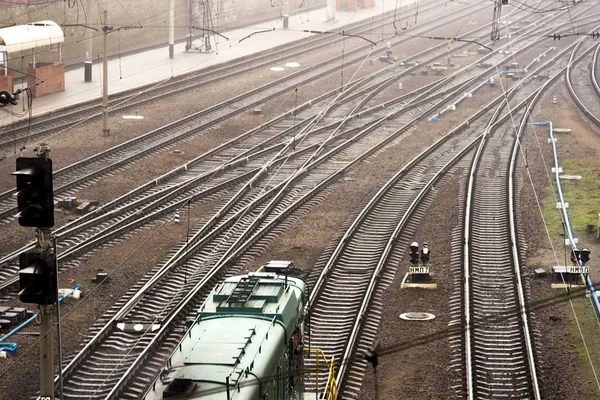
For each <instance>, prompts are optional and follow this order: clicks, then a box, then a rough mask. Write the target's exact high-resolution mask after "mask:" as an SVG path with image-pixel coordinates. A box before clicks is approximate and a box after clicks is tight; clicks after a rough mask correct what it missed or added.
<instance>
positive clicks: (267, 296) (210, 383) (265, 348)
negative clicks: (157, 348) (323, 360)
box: [145, 272, 305, 400]
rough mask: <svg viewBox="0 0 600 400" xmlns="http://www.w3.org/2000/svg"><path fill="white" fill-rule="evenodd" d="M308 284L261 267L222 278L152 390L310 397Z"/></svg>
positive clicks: (242, 397) (181, 395)
mask: <svg viewBox="0 0 600 400" xmlns="http://www.w3.org/2000/svg"><path fill="white" fill-rule="evenodd" d="M304 295H305V283H304V282H303V281H302V280H301V279H298V278H293V277H288V276H287V275H286V276H283V275H279V274H277V273H270V272H256V273H249V274H248V275H242V276H234V277H231V278H227V279H226V280H225V281H223V282H221V283H220V284H218V285H217V286H216V287H215V289H214V290H213V291H212V292H211V293H210V295H209V297H208V298H207V300H206V301H205V303H204V304H203V305H202V307H201V308H200V310H199V311H198V313H197V315H196V318H195V320H194V323H193V324H192V326H191V328H190V329H189V330H188V332H187V333H186V334H185V337H184V339H183V340H182V341H181V342H180V343H179V345H178V346H177V348H176V349H175V351H174V352H173V353H172V354H171V356H170V357H169V360H168V362H167V365H166V366H165V367H164V368H163V369H162V370H161V372H160V374H159V376H158V378H157V379H156V380H155V382H154V384H153V385H152V387H151V388H150V389H149V390H148V391H147V393H146V395H145V399H146V400H158V399H171V398H172V399H186V400H187V399H200V398H202V399H207V400H213V399H215V400H216V399H219V400H223V399H227V400H246V399H261V400H262V399H302V398H303V393H304V382H303V377H302V369H303V356H302V348H303V344H302V335H303V330H304V326H303V324H304V317H303V309H304V302H305V299H304Z"/></svg>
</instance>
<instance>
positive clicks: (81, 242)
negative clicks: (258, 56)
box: [0, 33, 529, 288]
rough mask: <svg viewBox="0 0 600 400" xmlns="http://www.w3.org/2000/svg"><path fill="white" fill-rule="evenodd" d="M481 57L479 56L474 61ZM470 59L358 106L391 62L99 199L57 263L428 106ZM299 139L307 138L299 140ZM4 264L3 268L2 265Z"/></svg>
mask: <svg viewBox="0 0 600 400" xmlns="http://www.w3.org/2000/svg"><path fill="white" fill-rule="evenodd" d="M467 34H470V33H467ZM528 47H529V45H528V44H527V43H525V44H524V45H523V46H522V48H521V49H520V50H518V52H521V51H526V49H527V48H528ZM442 50H444V51H445V46H444V45H440V46H436V47H435V48H433V49H430V50H427V51H424V52H423V53H419V54H417V55H415V57H420V58H421V59H424V60H427V61H432V60H435V59H437V58H439V57H442V56H444V55H445V54H446V53H444V52H442V53H439V51H442ZM489 57H490V56H489V55H486V56H484V57H482V58H481V59H480V60H478V61H477V62H479V61H481V60H486V59H488V58H489ZM477 62H474V63H473V64H470V65H466V66H465V67H464V68H462V69H461V70H458V71H456V72H454V73H453V74H451V75H449V76H448V77H445V78H442V79H440V80H438V81H434V82H432V83H431V84H429V85H427V86H424V87H422V88H421V89H420V90H419V91H418V92H413V93H409V94H407V95H403V96H399V97H398V98H396V99H393V100H388V101H386V102H385V103H382V104H377V103H376V102H375V103H374V105H372V106H371V107H370V108H366V109H365V105H366V104H367V103H369V102H370V103H373V98H377V97H376V96H377V93H379V92H381V91H382V90H384V89H385V88H386V87H387V86H389V85H390V84H391V83H392V82H395V81H396V80H398V79H400V78H402V77H405V76H408V75H409V74H411V73H414V71H415V70H417V68H419V67H418V66H415V67H412V68H404V67H401V66H400V65H398V64H396V65H391V66H389V67H387V68H384V69H382V70H380V71H378V72H376V73H374V74H371V75H369V76H367V77H365V78H363V79H360V80H359V81H357V82H356V83H355V84H354V85H353V86H351V87H349V88H348V89H347V90H346V91H345V92H344V93H343V94H342V95H338V94H337V92H336V91H332V92H329V93H326V94H324V95H323V96H321V97H320V98H318V99H314V100H312V101H310V102H309V103H308V104H303V105H300V106H299V107H298V108H297V109H296V110H293V111H291V112H290V113H289V114H285V115H282V116H280V117H278V118H276V119H274V120H272V121H269V122H267V123H265V124H264V125H262V126H260V127H258V128H256V129H254V130H252V131H250V132H248V133H247V134H245V135H242V136H240V137H239V138H237V139H235V140H232V141H231V142H229V143H226V144H224V145H222V146H220V147H219V148H217V149H215V150H213V151H211V152H209V153H207V154H204V155H203V156H200V157H198V158H197V159H195V160H192V161H191V162H189V163H188V164H185V165H184V166H182V167H179V168H177V169H176V170H174V171H171V172H170V173H168V174H166V175H164V176H163V177H159V178H157V179H155V180H153V181H151V182H148V183H147V184H145V185H143V186H141V187H139V188H137V189H135V190H134V191H132V192H130V193H128V194H126V195H125V196H122V197H120V198H118V199H116V200H114V201H113V202H111V203H109V204H107V205H104V206H103V207H102V208H101V209H100V210H98V212H96V213H94V214H88V215H85V216H83V217H81V218H80V219H78V220H76V221H74V222H72V223H70V224H69V225H67V226H64V227H62V228H59V229H57V230H56V234H57V235H58V236H59V237H60V238H61V244H60V250H61V256H60V261H61V263H65V262H66V263H67V264H66V266H69V264H68V260H69V258H72V256H75V255H78V254H82V252H84V251H87V250H90V249H92V248H94V247H97V246H99V245H102V244H103V243H106V242H108V241H110V240H112V239H113V238H115V237H118V236H119V235H122V234H123V233H124V232H127V231H130V230H132V229H135V228H137V227H140V226H142V225H143V224H144V223H147V222H149V221H151V220H153V219H156V218H160V217H163V216H165V215H167V214H169V213H172V212H173V211H174V210H176V209H178V208H180V207H181V206H182V204H183V203H184V202H186V201H189V200H190V198H191V200H192V201H196V200H197V199H205V198H210V197H209V196H212V195H213V194H215V193H217V192H218V191H219V190H224V189H225V188H227V187H231V185H235V184H240V182H243V181H244V179H249V178H248V177H250V176H252V174H253V171H254V172H255V171H256V170H257V169H259V168H261V167H260V165H261V163H264V162H267V160H268V159H269V158H271V157H276V158H277V157H283V156H282V155H281V154H283V153H285V150H286V149H288V151H289V146H290V144H291V143H294V145H295V144H296V143H302V145H301V146H299V147H298V149H299V151H296V152H295V153H297V154H301V151H308V150H310V148H311V146H314V143H319V142H320V141H322V140H323V137H328V136H327V135H329V136H330V137H331V138H332V140H344V138H345V137H346V136H347V135H349V134H352V133H354V132H357V131H359V130H360V129H362V128H364V127H366V126H368V125H369V124H371V123H372V122H373V121H376V120H378V119H380V118H382V117H383V116H385V115H388V114H389V113H392V112H398V111H402V112H407V111H408V109H410V108H414V107H421V108H422V107H424V106H426V105H427V104H430V105H431V106H433V105H435V104H437V103H439V102H441V101H443V100H444V99H448V98H451V97H452V96H455V95H456V94H457V93H460V92H461V91H463V90H466V88H467V87H468V86H469V85H473V84H475V83H476V82H478V81H481V80H485V77H486V76H488V75H489V74H492V71H493V68H488V69H484V70H478V69H475V68H473V67H474V66H475V64H476V63H477ZM465 72H466V73H465ZM336 96H337V98H336ZM332 98H335V100H332ZM407 107H408V109H407ZM330 131H331V132H330ZM307 137H308V138H309V140H305V138H307ZM303 149H304V150H303ZM282 152H283V153H282ZM278 154H280V155H278ZM289 156H293V155H289ZM286 157H288V156H286ZM261 160H262V161H261ZM278 162H281V160H279V161H278ZM31 246H33V244H31V245H29V246H28V247H25V248H21V249H19V250H17V251H15V252H13V253H12V254H9V255H8V256H6V257H4V258H3V259H2V260H0V265H2V266H3V269H2V275H3V276H4V279H3V282H2V283H1V284H0V285H1V287H3V288H7V287H9V286H10V285H11V284H14V283H15V282H16V277H15V274H16V271H17V270H18V266H17V265H16V264H15V262H14V260H15V258H16V257H17V256H18V254H20V253H21V252H22V251H25V250H28V249H29V248H31ZM8 264H10V267H7V265H8Z"/></svg>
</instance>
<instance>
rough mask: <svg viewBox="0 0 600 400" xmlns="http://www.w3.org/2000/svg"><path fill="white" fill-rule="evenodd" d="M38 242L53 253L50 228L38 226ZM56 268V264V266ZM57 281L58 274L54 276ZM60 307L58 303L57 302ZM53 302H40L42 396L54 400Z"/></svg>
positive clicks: (43, 154) (44, 151) (43, 153)
mask: <svg viewBox="0 0 600 400" xmlns="http://www.w3.org/2000/svg"><path fill="white" fill-rule="evenodd" d="M36 151H37V156H38V157H40V158H49V155H50V147H49V146H45V145H40V146H39V147H37V148H36ZM52 211H54V210H52ZM37 234H38V244H39V245H40V247H41V252H42V254H51V249H52V247H51V246H50V244H51V243H52V242H51V240H50V237H51V235H52V230H51V229H50V228H38V229H37ZM52 254H53V253H52ZM54 268H56V265H55V266H54ZM54 280H55V281H56V275H55V276H54ZM56 306H57V307H58V304H56ZM52 314H53V313H52V304H40V319H41V320H42V322H41V324H40V335H41V338H42V340H41V342H40V397H41V398H42V399H43V398H44V397H46V399H49V400H54V334H53V332H52Z"/></svg>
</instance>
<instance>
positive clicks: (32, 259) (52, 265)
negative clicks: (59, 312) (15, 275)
mask: <svg viewBox="0 0 600 400" xmlns="http://www.w3.org/2000/svg"><path fill="white" fill-rule="evenodd" d="M57 293H58V288H57V283H56V256H55V255H53V254H48V253H38V252H27V253H21V255H20V257H19V299H20V300H21V301H22V302H23V303H35V304H54V302H55V301H56V295H57Z"/></svg>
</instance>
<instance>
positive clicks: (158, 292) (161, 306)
mask: <svg viewBox="0 0 600 400" xmlns="http://www.w3.org/2000/svg"><path fill="white" fill-rule="evenodd" d="M433 104H435V103H433ZM433 104H428V107H427V108H425V110H423V111H422V113H425V112H430V109H431V106H432V105H433ZM391 116H392V115H388V116H386V117H385V118H384V119H385V120H386V121H384V120H382V121H379V122H377V123H371V124H369V125H370V126H369V127H368V128H365V129H362V131H361V132H358V133H356V134H354V136H353V137H351V138H350V139H347V140H343V143H342V144H340V145H337V147H334V148H331V149H330V148H328V150H327V152H326V153H324V154H322V155H318V157H316V158H315V159H314V160H308V161H309V162H305V163H304V165H301V167H300V168H298V167H297V166H286V168H287V169H288V171H287V172H286V173H281V172H280V173H279V174H275V173H273V172H267V173H269V174H272V175H271V176H270V177H266V178H265V179H266V180H270V181H271V184H272V185H273V186H274V188H273V189H272V190H270V191H268V192H267V193H264V194H262V195H261V193H260V192H261V191H262V190H261V188H260V187H252V185H246V186H245V187H244V188H242V189H240V191H239V192H238V194H235V195H233V196H232V201H231V204H227V205H225V206H224V207H223V210H222V211H219V212H218V213H217V215H220V214H223V217H222V219H223V220H231V221H235V224H232V225H226V224H222V225H225V226H224V227H223V228H221V226H219V227H217V228H215V229H214V231H212V232H209V233H208V234H207V233H206V232H202V233H199V234H196V235H194V237H193V238H191V240H190V244H189V245H188V246H185V247H186V248H185V249H184V246H183V245H182V246H180V247H179V248H178V250H177V252H174V253H173V254H172V255H171V256H170V259H169V261H167V262H165V263H164V264H163V265H161V266H160V267H159V268H158V270H157V271H156V276H155V277H153V278H151V279H149V280H148V281H146V282H145V283H144V284H143V285H142V284H141V283H140V284H139V285H137V286H136V288H135V290H138V291H137V292H130V293H129V295H128V296H126V299H130V300H129V301H127V300H123V301H121V302H118V303H117V304H115V306H114V307H113V309H112V310H111V311H110V312H109V313H108V316H107V317H105V318H103V319H102V320H101V321H100V322H99V323H98V324H97V326H96V327H95V328H94V330H93V331H92V333H91V336H93V337H91V340H90V342H89V344H88V345H86V347H85V348H84V350H83V351H82V352H81V353H80V355H78V356H77V357H76V358H75V359H73V360H72V361H71V362H70V363H69V365H68V366H67V367H66V368H65V373H66V377H65V392H64V395H65V398H78V396H84V397H91V398H105V397H109V398H111V397H113V396H114V395H115V394H116V393H120V396H121V397H125V398H139V396H140V388H141V387H144V385H147V384H148V383H149V381H148V380H147V378H148V376H150V374H151V372H149V371H152V373H155V372H156V366H157V365H158V364H157V362H154V361H149V362H148V363H146V364H145V365H143V366H142V365H141V364H142V363H141V362H142V361H143V360H146V359H152V360H154V358H153V357H156V359H157V360H163V359H164V357H166V355H167V354H168V351H169V350H170V349H172V348H173V346H174V344H176V343H177V341H178V340H179V339H180V337H181V333H182V322H181V321H185V318H186V317H188V316H189V315H190V314H193V312H194V310H195V309H196V307H197V306H198V304H199V302H200V300H201V299H202V296H203V294H204V293H205V292H206V291H207V290H209V289H210V288H211V287H212V284H214V281H215V279H216V278H218V277H221V276H223V275H224V274H233V273H236V272H237V269H236V268H239V265H243V262H242V261H241V260H242V255H243V253H244V252H245V251H246V250H247V249H251V248H252V244H253V243H254V242H255V241H257V240H258V239H259V238H260V237H261V236H263V235H265V232H268V231H269V230H272V229H275V227H276V226H277V224H278V223H279V220H280V219H284V218H285V217H286V216H287V215H289V213H291V212H292V211H294V210H295V209H296V208H298V207H300V205H301V204H303V203H305V202H306V201H309V200H310V199H311V198H313V197H314V196H316V195H317V194H318V193H319V192H320V191H322V190H323V189H324V188H326V187H327V186H328V185H330V184H331V183H332V182H335V180H336V179H337V178H338V177H339V176H341V175H342V174H343V173H344V171H345V170H347V169H348V168H350V167H351V166H352V165H354V164H355V163H357V162H359V161H360V160H362V159H364V158H365V157H367V156H369V155H371V154H373V153H374V152H376V151H378V150H379V149H381V148H382V147H383V146H385V145H386V144H388V143H390V141H393V140H397V139H398V137H399V136H401V135H405V136H406V135H407V134H408V133H407V132H409V128H410V123H409V124H406V123H404V122H403V119H402V118H399V120H394V119H392V118H391ZM404 118H405V119H404V121H406V117H404ZM411 119H413V120H414V118H412V117H411ZM386 122H387V123H388V124H389V125H390V126H387V125H386ZM403 123H404V124H405V125H406V126H405V127H404V128H403V129H398V125H399V124H403ZM375 127H378V129H377V130H375V129H374V128H375ZM369 130H370V131H372V132H371V135H370V136H368V137H367V135H365V132H366V131H369ZM390 130H392V131H395V133H394V134H390ZM377 136H378V137H379V139H377ZM369 143H370V144H369ZM373 143H375V145H374V144H373ZM360 148H363V149H364V148H369V149H370V150H369V151H368V152H366V153H364V154H361V156H360V157H358V158H354V157H352V158H350V159H349V157H348V155H349V154H353V153H357V151H356V150H357V149H360ZM317 167H318V168H317ZM265 170H266V169H265ZM280 171H281V170H280ZM278 175H280V176H281V177H282V178H279V180H278V179H277V176H278ZM284 177H289V178H284ZM282 179H283V180H282ZM308 188H312V189H308ZM209 225H211V224H210V223H208V222H207V224H206V226H209ZM225 271H227V272H225ZM186 276H187V279H186V278H185V277H186ZM186 282H187V283H186ZM126 301H127V303H125V302H126ZM165 305H166V306H165ZM144 321H145V323H147V324H150V323H156V324H158V325H160V326H161V328H160V331H156V332H147V333H146V334H144V335H141V337H140V334H139V333H138V334H131V333H127V332H122V331H120V330H119V329H117V328H115V324H116V323H117V322H126V323H132V324H133V323H144ZM178 321H179V322H178ZM136 337H137V338H139V340H136ZM159 344H160V346H159ZM153 346H154V347H153ZM156 346H158V348H157V347H156ZM92 350H93V351H92ZM152 351H154V352H155V353H152ZM149 354H154V355H149ZM99 365H100V366H101V367H100V368H98V366H99ZM139 368H141V369H142V372H140V371H139V370H138V369H139ZM92 371H96V372H95V376H94V378H92V377H91V376H90V374H91V373H92ZM98 371H104V372H105V373H104V374H103V375H102V374H100V373H99V372H98ZM134 372H136V373H135V377H132V376H133V375H134ZM132 379H133V381H132V382H134V383H131V382H130V381H131V380H132ZM135 382H143V383H135Z"/></svg>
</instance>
